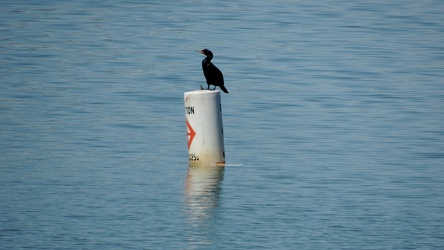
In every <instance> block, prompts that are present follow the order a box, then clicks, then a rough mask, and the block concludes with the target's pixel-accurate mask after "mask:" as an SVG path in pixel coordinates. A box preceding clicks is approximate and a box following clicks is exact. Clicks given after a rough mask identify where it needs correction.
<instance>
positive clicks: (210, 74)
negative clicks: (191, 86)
mask: <svg viewBox="0 0 444 250" xmlns="http://www.w3.org/2000/svg"><path fill="white" fill-rule="evenodd" d="M197 52H200V53H201V54H204V55H206V56H207V57H206V58H204V59H203V60H202V70H203V73H204V75H205V78H206V79H207V84H208V88H207V89H210V85H214V89H216V86H219V88H220V89H221V90H222V91H223V92H225V93H227V94H228V90H227V89H226V88H225V86H224V76H223V75H222V72H221V71H220V70H219V69H218V68H217V67H216V66H214V64H213V63H212V62H211V59H213V52H211V50H209V49H204V50H198V51H197ZM214 89H213V90H214Z"/></svg>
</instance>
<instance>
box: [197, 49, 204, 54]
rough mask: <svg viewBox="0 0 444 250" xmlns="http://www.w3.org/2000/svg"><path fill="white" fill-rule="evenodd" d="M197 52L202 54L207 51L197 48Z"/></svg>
mask: <svg viewBox="0 0 444 250" xmlns="http://www.w3.org/2000/svg"><path fill="white" fill-rule="evenodd" d="M196 52H199V53H201V54H205V52H203V50H196Z"/></svg>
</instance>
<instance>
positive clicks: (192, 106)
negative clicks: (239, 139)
mask: <svg viewBox="0 0 444 250" xmlns="http://www.w3.org/2000/svg"><path fill="white" fill-rule="evenodd" d="M184 101H185V117H186V126H187V135H188V157H189V160H190V162H191V163H193V164H224V163H225V149H224V136H223V124H222V106H221V99H220V91H219V90H196V91H191V92H185V93H184Z"/></svg>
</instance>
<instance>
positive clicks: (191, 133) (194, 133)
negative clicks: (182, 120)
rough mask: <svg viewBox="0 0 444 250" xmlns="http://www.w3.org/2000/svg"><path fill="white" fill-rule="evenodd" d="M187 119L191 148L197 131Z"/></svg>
mask: <svg viewBox="0 0 444 250" xmlns="http://www.w3.org/2000/svg"><path fill="white" fill-rule="evenodd" d="M186 121H187V135H188V136H189V137H188V150H189V149H190V146H191V143H192V142H193V139H194V136H195V135H196V132H194V130H193V128H192V127H191V125H190V123H189V122H188V119H186Z"/></svg>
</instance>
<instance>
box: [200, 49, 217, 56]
mask: <svg viewBox="0 0 444 250" xmlns="http://www.w3.org/2000/svg"><path fill="white" fill-rule="evenodd" d="M196 51H197V52H199V53H201V54H204V55H206V56H213V52H211V50H209V49H207V48H205V49H203V50H196Z"/></svg>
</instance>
